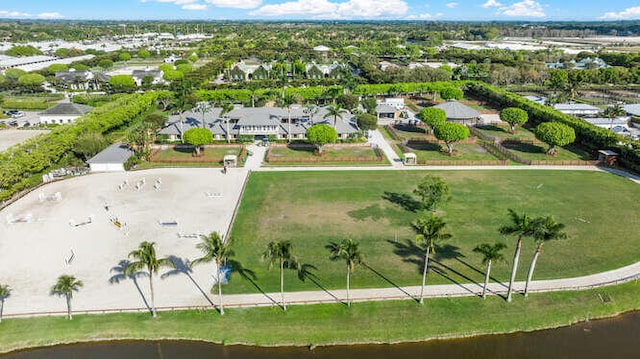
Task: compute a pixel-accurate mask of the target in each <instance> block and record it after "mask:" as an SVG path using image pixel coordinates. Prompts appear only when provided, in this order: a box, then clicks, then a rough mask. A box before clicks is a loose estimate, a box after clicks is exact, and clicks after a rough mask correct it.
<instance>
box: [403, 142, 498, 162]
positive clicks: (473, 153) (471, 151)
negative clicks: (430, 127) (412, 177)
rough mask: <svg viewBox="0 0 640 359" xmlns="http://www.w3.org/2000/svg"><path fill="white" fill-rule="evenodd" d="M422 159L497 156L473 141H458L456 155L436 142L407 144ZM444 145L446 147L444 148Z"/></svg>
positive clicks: (454, 147) (488, 158)
mask: <svg viewBox="0 0 640 359" xmlns="http://www.w3.org/2000/svg"><path fill="white" fill-rule="evenodd" d="M407 147H409V148H410V149H412V150H413V153H415V154H416V156H417V157H418V162H420V161H452V162H458V161H496V160H498V158H497V157H495V156H494V155H492V154H491V153H489V152H487V150H486V149H484V148H483V147H482V146H480V145H478V144H473V143H468V144H467V143H457V144H455V145H454V146H453V150H454V155H453V156H449V154H448V153H446V152H443V150H446V146H445V145H442V146H441V145H438V144H435V143H426V142H421V143H411V142H409V144H408V145H407ZM443 147H444V148H443Z"/></svg>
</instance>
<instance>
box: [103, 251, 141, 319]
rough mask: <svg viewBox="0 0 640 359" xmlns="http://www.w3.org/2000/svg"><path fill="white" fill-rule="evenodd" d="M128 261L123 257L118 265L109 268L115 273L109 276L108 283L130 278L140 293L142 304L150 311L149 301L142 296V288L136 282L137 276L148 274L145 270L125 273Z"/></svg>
mask: <svg viewBox="0 0 640 359" xmlns="http://www.w3.org/2000/svg"><path fill="white" fill-rule="evenodd" d="M129 263H131V262H130V261H129V260H128V259H123V260H121V261H120V262H118V265H117V266H115V267H113V268H111V270H110V272H111V273H115V274H114V275H113V276H111V278H109V283H110V284H119V283H120V282H122V281H124V280H126V279H131V280H132V281H133V285H135V286H136V289H137V290H138V293H139V294H140V297H141V298H142V302H143V303H144V306H145V307H147V310H148V311H149V313H152V311H151V306H150V305H149V303H148V302H147V298H146V297H145V296H144V293H142V289H141V288H140V285H139V284H138V277H148V276H149V274H148V273H146V272H142V271H140V272H137V273H131V274H127V273H126V269H127V266H129Z"/></svg>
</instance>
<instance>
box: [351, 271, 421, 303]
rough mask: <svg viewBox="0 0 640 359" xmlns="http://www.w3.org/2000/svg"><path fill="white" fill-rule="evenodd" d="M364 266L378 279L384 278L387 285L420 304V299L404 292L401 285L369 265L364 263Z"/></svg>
mask: <svg viewBox="0 0 640 359" xmlns="http://www.w3.org/2000/svg"><path fill="white" fill-rule="evenodd" d="M362 265H363V266H364V267H365V268H367V269H369V270H370V271H372V272H373V273H374V274H376V275H377V276H378V277H380V278H382V279H383V280H384V281H386V282H387V283H389V284H391V285H392V286H394V287H396V288H397V289H398V290H399V291H401V292H402V293H404V294H406V295H407V296H408V297H410V298H411V299H413V300H415V301H416V302H418V303H419V302H420V299H418V298H416V297H414V296H412V295H411V294H410V293H409V292H407V291H406V290H404V288H402V287H400V286H399V285H397V284H396V283H395V282H393V281H392V280H391V279H389V278H387V277H386V276H385V275H384V274H382V273H380V272H378V271H377V270H375V269H374V268H373V267H371V266H370V265H368V264H367V263H362Z"/></svg>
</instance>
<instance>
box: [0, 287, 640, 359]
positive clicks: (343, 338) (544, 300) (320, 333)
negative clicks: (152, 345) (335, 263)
mask: <svg viewBox="0 0 640 359" xmlns="http://www.w3.org/2000/svg"><path fill="white" fill-rule="evenodd" d="M638 297H640V284H638V283H634V282H631V283H627V284H623V285H619V286H614V287H608V288H601V289H594V290H590V291H582V292H558V293H541V294H532V295H531V296H529V298H527V299H524V298H522V297H520V296H516V297H515V299H514V301H513V302H512V303H506V302H505V301H504V300H502V299H501V298H498V297H489V298H487V299H486V300H482V299H480V298H477V297H468V298H442V299H428V300H426V301H425V305H423V306H421V305H418V304H417V303H416V302H415V301H412V300H405V301H390V302H369V303H354V304H353V305H352V306H351V308H347V307H346V306H345V305H343V304H324V305H308V306H289V309H288V310H287V311H286V312H283V311H282V310H281V309H279V308H278V307H269V308H250V309H249V308H247V309H227V310H226V315H225V316H224V317H221V316H220V315H218V313H217V312H215V311H213V310H207V311H204V310H199V311H177V312H161V313H159V314H158V317H157V318H155V319H153V318H151V316H150V315H149V314H146V313H144V314H143V313H140V314H104V315H76V316H74V319H73V320H72V321H68V320H66V319H65V318H64V317H40V318H24V319H8V320H5V321H3V323H1V324H0V352H6V351H10V350H14V349H19V348H27V347H34V346H44V345H51V344H56V343H73V342H78V341H96V340H109V339H147V340H153V339H192V340H205V341H210V342H216V343H224V344H234V343H245V344H253V345H322V344H325V345H328V344H337V343H349V344H353V343H367V342H369V343H371V342H376V343H389V342H402V341H422V340H427V339H434V338H446V337H460V336H469V335H477V334H484V333H505V332H514V331H529V330H534V329H541V328H552V327H558V326H565V325H569V324H571V323H574V322H577V321H583V320H589V319H593V318H596V317H602V316H607V315H613V314H617V313H621V312H624V311H629V310H634V309H638V308H640V302H638ZM600 298H608V299H610V301H608V302H606V303H603V302H602V301H601V299H600ZM9 304H10V303H8V305H9Z"/></svg>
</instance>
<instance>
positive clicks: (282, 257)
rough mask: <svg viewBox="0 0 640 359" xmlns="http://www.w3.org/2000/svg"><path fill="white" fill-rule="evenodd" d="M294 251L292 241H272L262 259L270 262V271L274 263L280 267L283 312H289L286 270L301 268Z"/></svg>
mask: <svg viewBox="0 0 640 359" xmlns="http://www.w3.org/2000/svg"><path fill="white" fill-rule="evenodd" d="M292 249H293V248H292V246H291V242H290V241H272V242H269V243H268V244H267V249H266V250H265V251H264V253H262V259H264V260H267V261H269V269H271V268H272V267H273V264H274V263H278V264H279V265H280V297H281V298H282V309H283V310H287V303H286V302H285V300H284V269H285V268H289V269H295V270H298V269H299V268H300V262H299V261H298V259H297V258H296V257H295V256H294V255H293V250H292Z"/></svg>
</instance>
